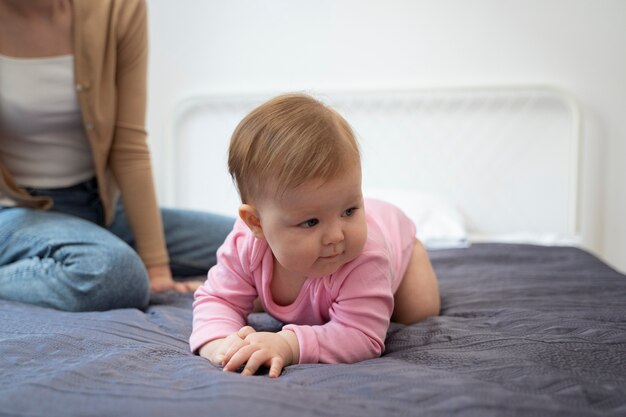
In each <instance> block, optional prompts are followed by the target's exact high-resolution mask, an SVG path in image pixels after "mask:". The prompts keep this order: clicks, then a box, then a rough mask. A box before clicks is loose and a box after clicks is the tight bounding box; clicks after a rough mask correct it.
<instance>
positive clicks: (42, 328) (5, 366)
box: [0, 244, 626, 417]
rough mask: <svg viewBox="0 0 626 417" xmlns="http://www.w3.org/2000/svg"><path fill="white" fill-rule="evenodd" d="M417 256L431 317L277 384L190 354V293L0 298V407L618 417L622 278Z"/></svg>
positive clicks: (544, 250) (258, 317) (622, 396)
mask: <svg viewBox="0 0 626 417" xmlns="http://www.w3.org/2000/svg"><path fill="white" fill-rule="evenodd" d="M431 258H432V261H433V264H434V266H435V269H436V271H437V274H438V276H439V280H440V285H441V294H442V301H443V310H442V314H441V316H439V317H436V318H431V319H428V320H426V321H424V322H422V323H419V324H416V325H413V326H407V327H405V326H400V325H395V324H394V325H392V326H391V328H390V330H389V334H388V337H387V347H386V352H385V354H384V355H383V356H382V357H381V358H378V359H372V360H367V361H364V362H361V363H357V364H352V365H324V364H308V365H295V366H290V367H287V368H286V369H285V371H284V373H283V375H282V376H281V377H280V378H278V379H269V378H268V377H267V375H266V374H259V375H255V376H253V377H242V376H240V375H238V374H234V373H224V372H221V370H220V369H219V368H217V367H214V366H212V365H211V364H210V363H209V362H208V361H206V360H204V359H202V358H200V357H198V356H194V355H192V354H191V353H190V352H189V348H188V345H187V338H188V336H189V334H190V331H191V301H192V298H191V295H177V294H165V295H161V296H156V297H155V298H154V300H153V303H152V305H151V306H150V307H149V308H148V310H147V311H145V312H143V311H139V310H133V309H127V310H115V311H108V312H94V313H64V312H58V311H54V310H49V309H44V308H38V307H32V306H28V305H23V304H19V303H13V302H7V301H1V300H0V416H46V417H53V416H64V417H65V416H194V417H196V416H268V417H270V416H271V417H279V416H303V417H307V416H355V417H366V416H377V417H378V416H407V415H408V416H449V415H460V416H552V415H559V416H596V415H597V416H626V277H625V276H624V275H621V274H619V273H617V272H615V271H614V270H612V269H611V268H609V267H608V266H606V265H605V264H603V263H602V262H600V261H599V260H598V259H597V258H595V257H593V256H591V255H590V254H588V253H586V252H584V251H582V250H579V249H574V248H559V247H537V246H527V245H496V244H481V245H473V246H471V247H470V248H465V249H450V250H438V251H433V252H431ZM250 321H251V323H252V324H253V325H254V326H256V327H258V328H263V329H275V328H277V327H278V325H279V324H278V323H276V322H274V321H273V320H272V319H271V318H270V317H269V316H267V315H265V314H255V315H251V316H250Z"/></svg>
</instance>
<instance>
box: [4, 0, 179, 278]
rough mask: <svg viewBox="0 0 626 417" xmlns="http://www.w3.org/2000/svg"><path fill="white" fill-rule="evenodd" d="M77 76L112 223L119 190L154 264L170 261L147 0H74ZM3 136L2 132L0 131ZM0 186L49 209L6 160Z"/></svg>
mask: <svg viewBox="0 0 626 417" xmlns="http://www.w3.org/2000/svg"><path fill="white" fill-rule="evenodd" d="M73 11H74V26H73V48H74V62H75V64H74V65H75V67H74V77H75V81H76V91H77V94H78V101H79V104H80V109H81V112H82V118H83V124H84V126H85V131H86V132H87V136H88V139H89V143H90V145H91V149H92V154H93V160H94V166H95V170H96V178H97V180H98V185H99V188H100V198H101V199H102V203H103V205H104V210H105V218H106V222H107V224H110V223H111V221H112V220H113V216H114V207H115V202H116V200H117V196H118V194H119V195H120V196H121V198H122V202H123V203H124V209H125V212H126V214H127V216H128V220H129V223H130V226H131V229H132V231H133V234H134V236H135V242H136V246H137V252H138V253H139V255H140V256H141V258H142V260H143V262H144V263H145V264H146V265H147V266H152V265H159V264H165V263H167V262H168V255H167V250H166V247H165V241H164V237H163V226H162V221H161V216H160V212H159V210H158V205H157V201H156V193H155V190H154V183H153V177H152V166H151V160H150V151H149V149H148V145H147V142H146V131H145V112H146V74H147V58H148V39H147V14H146V4H145V1H144V0H97V1H95V0H73ZM0 140H2V138H1V137H0ZM0 189H2V192H3V193H4V194H5V195H6V196H8V197H11V198H12V199H13V200H14V201H15V202H16V203H17V204H18V205H19V206H22V207H32V208H37V209H44V210H45V209H49V208H50V207H52V205H53V202H52V200H51V199H50V198H47V197H33V196H30V195H29V194H28V193H27V192H26V191H25V190H24V189H22V188H20V187H19V186H18V185H17V184H15V181H14V179H13V176H12V175H11V173H10V172H9V171H8V170H7V168H6V167H5V166H4V164H2V163H1V162H0Z"/></svg>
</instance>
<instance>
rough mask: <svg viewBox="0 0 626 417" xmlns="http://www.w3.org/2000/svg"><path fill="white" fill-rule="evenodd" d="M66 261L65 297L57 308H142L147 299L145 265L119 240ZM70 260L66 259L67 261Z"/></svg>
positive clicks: (76, 309)
mask: <svg viewBox="0 0 626 417" xmlns="http://www.w3.org/2000/svg"><path fill="white" fill-rule="evenodd" d="M90 252H91V253H90V256H83V257H81V258H80V259H79V260H78V262H73V261H72V260H66V262H65V268H64V269H65V272H66V276H67V283H66V284H67V288H68V290H69V291H68V299H67V300H66V305H65V306H63V305H60V306H58V307H57V308H60V309H63V310H70V311H90V310H91V311H94V310H110V309H115V308H139V309H144V308H146V307H147V305H148V301H149V298H150V283H149V279H148V273H147V271H146V268H145V266H144V264H143V262H142V261H141V259H140V258H139V256H138V255H137V253H136V252H135V251H133V249H132V248H130V247H129V246H127V245H125V244H123V243H121V242H120V244H119V245H115V246H111V245H110V244H109V245H106V246H103V247H101V248H99V251H98V252H97V253H94V252H93V251H90ZM68 261H69V262H68Z"/></svg>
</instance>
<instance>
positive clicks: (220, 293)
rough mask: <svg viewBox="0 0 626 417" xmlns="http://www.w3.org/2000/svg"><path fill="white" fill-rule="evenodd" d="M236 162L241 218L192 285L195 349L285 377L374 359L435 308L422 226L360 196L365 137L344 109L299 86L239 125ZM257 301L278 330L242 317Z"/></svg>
mask: <svg viewBox="0 0 626 417" xmlns="http://www.w3.org/2000/svg"><path fill="white" fill-rule="evenodd" d="M228 165H229V171H230V174H231V175H232V177H233V179H234V181H235V183H236V185H237V188H238V191H239V195H240V197H241V201H242V205H241V206H240V208H239V217H240V219H238V220H237V222H236V224H235V226H234V228H233V230H232V232H231V233H230V235H229V236H228V237H227V239H226V241H225V242H224V244H223V245H222V247H221V248H220V249H219V251H218V261H217V265H216V266H214V267H213V268H211V270H210V271H209V273H208V278H207V280H206V282H205V283H204V285H203V286H202V287H200V288H199V289H198V290H197V291H196V293H195V300H194V304H193V332H192V334H191V338H190V345H191V350H192V351H193V352H198V353H199V354H200V355H201V356H203V357H205V358H207V359H209V360H210V361H211V362H212V363H214V364H217V365H222V366H223V367H224V370H225V371H235V370H237V369H240V368H241V367H242V366H243V370H242V371H241V373H242V374H243V375H252V374H254V373H255V372H256V371H257V370H258V369H259V368H260V367H261V366H265V367H269V376H270V377H277V376H279V375H280V373H281V371H282V369H283V367H285V366H288V365H290V364H296V363H318V362H324V363H353V362H357V361H361V360H364V359H369V358H374V357H378V356H380V354H381V353H382V352H383V350H384V347H385V344H384V342H385V336H386V333H387V329H388V326H389V322H390V320H393V321H396V322H399V323H404V324H411V323H415V322H417V321H419V320H422V319H424V318H426V317H428V316H433V315H437V314H438V313H439V306H440V300H439V288H438V284H437V278H436V277H435V273H434V272H433V269H432V267H431V264H430V261H429V260H428V256H427V254H426V250H425V249H424V247H423V245H422V244H421V243H420V242H419V241H418V240H416V239H415V226H414V225H413V223H412V222H411V221H410V220H409V219H408V218H407V217H406V216H405V215H404V214H403V213H402V212H401V211H400V210H399V209H397V208H396V207H394V206H392V205H390V204H387V203H383V202H381V201H375V200H364V199H363V195H362V193H361V162H360V153H359V148H358V144H357V142H356V139H355V137H354V134H353V133H352V130H351V128H350V126H349V125H348V123H347V122H346V121H345V120H344V119H343V118H342V117H341V116H340V115H339V114H338V113H337V112H335V111H334V110H332V109H330V108H328V107H327V106H325V105H324V104H322V103H320V102H319V101H317V100H315V99H314V98H312V97H310V96H307V95H303V94H289V95H283V96H279V97H276V98H274V99H272V100H270V101H268V102H266V103H265V104H262V105H261V106H259V107H258V108H256V109H255V110H253V111H252V112H251V113H250V114H249V115H248V116H246V117H245V118H244V119H243V120H242V121H241V123H239V126H237V128H236V129H235V132H234V133H233V136H232V139H231V143H230V149H229V156H228ZM257 298H258V301H259V302H260V304H261V306H262V308H263V309H264V310H265V311H266V312H267V313H268V314H270V315H272V316H273V317H275V318H276V319H278V320H279V321H281V322H283V323H285V326H284V327H283V328H282V330H281V331H279V332H277V333H273V332H257V331H255V330H254V329H253V328H252V327H250V326H247V325H246V318H247V316H248V314H249V313H250V312H251V311H252V310H253V306H254V304H255V300H256V299H257Z"/></svg>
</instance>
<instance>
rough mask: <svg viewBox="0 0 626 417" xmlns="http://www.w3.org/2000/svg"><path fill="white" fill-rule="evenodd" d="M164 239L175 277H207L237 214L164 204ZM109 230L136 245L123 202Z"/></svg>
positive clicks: (162, 215)
mask: <svg viewBox="0 0 626 417" xmlns="http://www.w3.org/2000/svg"><path fill="white" fill-rule="evenodd" d="M161 217H162V218H163V229H164V232H165V242H166V245H167V251H168V253H169V256H170V268H171V269H172V274H173V275H174V276H175V277H201V278H202V277H205V276H206V273H207V271H208V270H209V268H211V267H212V266H213V265H215V262H216V255H215V253H216V252H217V249H218V248H219V247H220V246H221V245H222V243H223V242H224V239H226V236H227V235H228V233H230V231H231V230H232V228H233V224H234V222H235V219H234V218H231V217H227V216H221V215H217V214H212V213H207V212H203V211H195V210H183V209H170V208H162V209H161ZM109 230H110V231H111V232H112V233H114V234H115V235H116V236H119V237H120V238H121V239H122V240H124V241H125V242H126V243H128V244H129V245H131V246H132V247H135V241H134V238H133V236H132V233H131V231H130V227H129V225H128V220H127V218H126V216H125V214H124V210H123V208H122V206H121V204H118V207H117V212H116V214H115V220H114V221H113V224H112V225H111V227H110V228H109Z"/></svg>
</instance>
